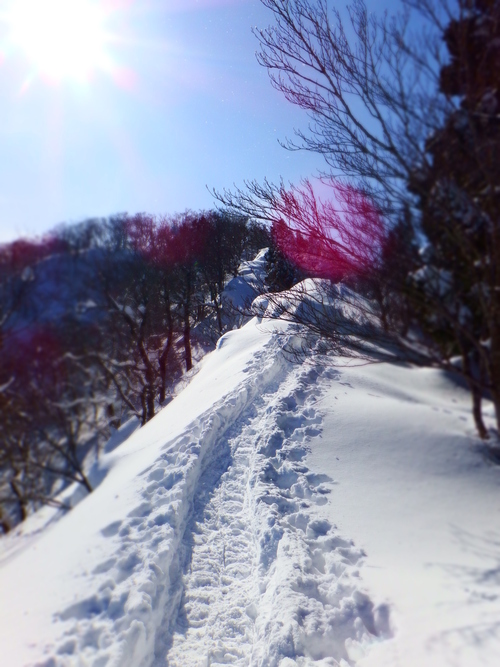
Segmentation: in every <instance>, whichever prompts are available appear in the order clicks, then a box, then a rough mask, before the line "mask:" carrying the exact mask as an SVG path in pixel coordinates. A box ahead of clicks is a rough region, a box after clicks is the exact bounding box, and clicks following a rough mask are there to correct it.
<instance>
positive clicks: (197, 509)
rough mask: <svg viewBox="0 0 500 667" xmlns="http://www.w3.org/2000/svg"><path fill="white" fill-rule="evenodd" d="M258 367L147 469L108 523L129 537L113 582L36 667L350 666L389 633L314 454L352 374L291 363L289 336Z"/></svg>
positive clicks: (79, 611)
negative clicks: (339, 387)
mask: <svg viewBox="0 0 500 667" xmlns="http://www.w3.org/2000/svg"><path fill="white" fill-rule="evenodd" d="M246 371H247V377H246V378H245V380H244V381H243V382H242V383H241V384H240V385H239V387H238V388H237V391H236V392H235V393H234V394H230V395H228V396H226V397H225V398H224V399H222V400H221V401H219V403H218V404H215V405H214V406H213V408H212V409H211V410H209V411H208V413H206V414H204V415H202V416H201V417H200V418H198V419H196V420H195V421H194V422H193V423H192V425H191V426H190V428H189V429H188V430H187V431H186V432H185V433H184V434H183V435H182V436H181V437H180V438H178V439H177V440H175V441H174V442H170V443H168V444H167V445H166V446H165V449H164V453H163V455H162V456H161V457H160V458H159V459H158V460H157V461H156V463H155V464H154V465H153V466H152V467H150V468H149V469H148V470H147V471H145V472H144V473H143V478H144V487H143V490H142V497H141V499H140V502H138V504H137V507H136V508H135V509H134V510H133V511H131V512H130V513H129V515H128V516H127V517H126V518H125V519H124V520H123V521H119V522H115V523H113V524H111V525H110V526H108V527H107V528H106V529H105V530H103V531H102V532H103V536H104V537H105V538H108V539H110V540H113V541H114V543H115V544H116V549H115V557H113V558H107V559H106V560H105V561H104V562H102V563H101V564H100V565H99V567H98V568H96V569H95V570H94V572H93V575H94V578H93V581H96V582H97V583H98V584H99V586H98V589H97V590H96V591H95V592H94V593H93V594H91V595H90V596H89V597H88V598H87V599H86V600H83V601H79V602H77V603H75V604H73V605H72V606H70V607H69V608H67V609H65V610H63V611H62V612H60V614H59V615H58V618H57V619H56V621H57V622H59V623H61V624H62V633H61V634H62V639H61V640H60V641H58V642H56V643H55V644H52V645H51V646H47V647H46V651H45V655H46V659H45V660H44V661H42V662H37V663H36V664H37V666H39V667H42V666H43V667H76V666H80V665H92V667H151V666H154V667H208V666H215V665H228V664H229V665H237V666H243V665H245V666H259V667H278V666H281V667H291V666H292V665H298V666H300V667H302V666H306V665H310V664H314V665H316V666H318V667H319V666H327V665H329V666H334V665H341V666H346V665H351V664H354V663H355V660H356V659H357V657H359V656H360V655H362V653H363V651H364V649H365V646H366V645H368V644H370V643H371V642H372V641H373V640H374V638H376V637H377V636H378V637H381V638H383V637H386V636H389V635H390V630H389V622H388V609H387V608H386V607H385V606H381V607H379V608H377V609H375V608H374V605H373V604H372V602H371V601H370V599H369V598H368V597H367V595H366V594H365V593H363V592H362V591H361V590H360V581H359V565H360V561H361V559H362V557H363V555H364V554H363V553H362V552H361V551H360V550H359V549H357V548H356V547H355V546H354V545H353V544H352V543H351V542H350V541H348V540H345V539H343V538H342V537H340V536H339V535H338V534H337V532H336V528H335V526H331V525H330V524H329V523H328V522H327V521H325V520H322V519H321V518H319V517H318V508H319V507H320V506H321V505H324V504H325V503H327V502H328V500H327V496H328V494H329V493H330V492H331V489H332V482H333V480H331V479H330V478H328V477H327V476H326V475H314V474H312V473H310V472H309V470H308V469H307V467H306V466H305V464H304V459H305V457H306V454H307V452H308V450H309V446H310V445H309V441H310V440H311V439H313V438H315V437H320V435H321V425H322V417H321V414H320V412H319V410H318V409H317V408H316V406H315V403H316V402H317V401H318V399H319V398H320V396H321V382H323V381H328V382H332V381H336V380H337V381H338V372H337V371H334V370H332V369H328V368H326V369H325V368H323V367H321V366H320V365H317V364H314V363H313V362H310V361H309V362H306V363H304V364H302V365H292V364H290V363H289V362H287V361H286V360H285V358H284V357H283V354H282V352H281V350H280V348H279V345H278V343H277V341H276V340H275V339H274V338H271V340H270V342H269V343H268V344H267V345H266V346H264V348H263V349H262V351H261V352H260V353H259V354H257V355H256V356H255V357H254V358H253V359H252V361H251V362H250V363H249V365H248V367H247V369H246Z"/></svg>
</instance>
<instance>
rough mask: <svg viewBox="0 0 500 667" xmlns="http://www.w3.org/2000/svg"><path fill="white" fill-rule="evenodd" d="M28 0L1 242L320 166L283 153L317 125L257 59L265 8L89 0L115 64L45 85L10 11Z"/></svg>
mask: <svg viewBox="0 0 500 667" xmlns="http://www.w3.org/2000/svg"><path fill="white" fill-rule="evenodd" d="M30 1H31V2H33V0H0V95H1V99H2V105H1V106H0V151H1V153H0V155H1V159H0V242H1V241H7V240H10V239H13V238H15V237H17V236H20V235H36V234H41V233H43V232H45V231H47V230H49V229H50V228H52V227H54V226H56V225H57V224H59V223H61V222H75V221H78V220H82V219H84V218H86V217H93V216H107V215H111V214H113V213H121V212H128V213H131V214H133V213H136V212H139V211H147V212H149V213H154V214H165V213H175V212H178V211H183V210H185V209H187V208H190V209H194V210H196V209H200V208H210V207H212V206H214V200H213V198H212V196H211V195H210V193H209V192H208V191H207V187H206V186H208V187H215V188H223V187H231V185H232V184H233V183H236V184H237V185H242V184H243V180H244V179H253V178H256V179H259V180H262V179H263V178H264V177H268V178H269V179H271V180H276V179H278V178H279V177H280V176H283V177H284V178H285V179H286V180H289V181H298V180H299V179H300V177H301V176H310V175H313V174H314V173H315V171H316V170H317V168H318V167H321V166H322V163H321V159H320V158H319V157H317V156H314V155H309V154H306V153H302V152H301V153H290V152H288V151H285V150H284V149H283V148H281V147H280V145H279V143H278V139H284V138H285V137H287V136H291V135H292V133H293V128H294V127H298V126H302V127H304V126H305V124H306V123H307V118H306V116H305V114H304V113H303V112H301V111H300V110H299V109H296V108H294V107H293V106H292V105H290V104H289V103H288V102H286V101H285V100H284V98H282V97H281V96H280V95H279V94H278V93H277V92H276V91H275V90H274V89H273V88H272V87H271V85H270V83H269V81H268V77H267V73H266V71H265V70H264V69H263V68H261V67H260V66H259V65H258V64H257V62H256V60H255V51H256V49H257V41H256V39H255V37H254V36H253V35H252V32H251V28H252V26H259V27H265V26H267V25H268V24H269V23H270V21H271V19H272V17H271V16H270V14H269V10H267V9H266V8H264V7H263V6H262V5H261V3H260V2H259V0H77V1H78V2H80V3H87V4H89V5H92V4H93V5H95V6H97V7H98V8H99V9H103V8H104V9H105V10H106V15H105V20H104V21H103V29H104V31H105V34H106V40H105V43H104V46H103V49H104V51H105V53H106V58H107V61H106V66H105V67H95V68H94V69H92V70H91V71H90V74H89V75H88V76H85V77H84V78H83V79H82V78H81V77H80V78H77V77H72V76H71V71H70V72H69V74H70V75H69V76H66V77H65V76H61V77H60V78H57V77H54V76H47V72H44V71H43V68H41V65H40V58H41V56H40V52H39V51H38V52H37V50H36V48H34V49H32V52H30V53H27V52H26V49H23V48H22V45H20V44H19V43H15V42H14V41H13V38H12V21H10V23H9V20H10V19H9V17H10V16H11V14H9V12H11V11H12V7H13V6H14V5H16V3H18V4H19V3H20V2H28V3H29V2H30ZM55 1H56V2H57V1H61V0H55ZM64 1H65V2H73V1H74V0H64ZM38 2H40V3H41V2H42V0H38ZM342 4H343V3H342ZM369 4H370V5H371V6H372V7H373V8H377V9H378V8H382V7H383V6H385V5H388V4H389V3H388V2H387V0H384V2H382V1H381V2H379V3H376V2H374V1H372V2H371V3H369ZM36 27H37V28H38V26H36ZM38 32H39V31H37V33H38ZM68 69H69V70H70V65H68Z"/></svg>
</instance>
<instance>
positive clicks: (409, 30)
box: [216, 0, 500, 437]
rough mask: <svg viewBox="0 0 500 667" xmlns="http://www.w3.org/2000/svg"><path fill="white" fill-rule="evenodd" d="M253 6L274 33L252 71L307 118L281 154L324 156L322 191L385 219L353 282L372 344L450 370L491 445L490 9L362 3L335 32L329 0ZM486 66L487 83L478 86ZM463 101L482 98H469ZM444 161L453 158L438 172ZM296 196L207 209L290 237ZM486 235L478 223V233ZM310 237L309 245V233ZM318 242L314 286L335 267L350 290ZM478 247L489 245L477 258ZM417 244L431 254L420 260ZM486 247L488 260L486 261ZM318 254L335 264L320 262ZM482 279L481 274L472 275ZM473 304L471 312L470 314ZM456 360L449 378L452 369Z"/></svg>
mask: <svg viewBox="0 0 500 667" xmlns="http://www.w3.org/2000/svg"><path fill="white" fill-rule="evenodd" d="M261 1H262V3H263V5H265V6H266V7H267V8H268V9H269V10H270V12H271V13H272V15H273V17H274V20H275V21H274V24H273V25H272V26H271V27H269V28H268V29H264V30H256V31H255V34H256V36H257V38H258V40H259V42H260V47H261V49H260V52H259V54H258V60H259V62H260V64H261V65H263V66H264V67H266V68H267V69H268V72H269V75H270V78H271V82H272V84H273V85H274V86H275V88H276V89H277V90H278V91H280V92H281V93H283V94H284V95H285V97H286V98H287V99H288V100H289V101H290V102H292V103H293V104H296V105H298V106H299V107H301V108H302V109H304V110H305V111H306V112H307V113H308V116H309V119H310V123H309V126H308V128H307V131H303V130H298V131H296V136H295V138H294V139H291V140H288V141H286V142H285V144H284V145H285V147H286V148H288V149H289V150H308V151H313V152H316V153H319V154H321V155H322V156H323V157H324V159H325V165H326V166H325V169H324V170H323V172H322V174H321V176H322V178H323V179H324V180H326V181H328V182H332V181H333V182H336V183H337V184H338V183H340V184H341V185H342V186H343V187H352V191H353V192H358V193H360V194H362V195H363V196H364V197H367V198H369V200H370V201H371V202H372V204H373V206H374V207H375V209H376V210H377V211H378V214H379V215H380V216H381V219H382V220H383V225H384V227H385V231H384V239H383V243H382V244H381V245H379V246H377V244H375V246H376V247H378V251H377V252H378V256H377V257H376V258H374V259H375V261H374V262H369V266H370V271H369V272H368V273H367V272H366V271H362V272H361V273H360V272H359V271H357V276H356V278H355V280H354V283H355V284H356V288H357V289H363V290H364V294H365V295H370V297H371V298H372V299H375V302H376V304H377V309H376V311H374V314H376V315H377V317H379V321H380V325H381V331H384V334H390V335H391V337H392V338H393V340H394V341H395V342H396V343H397V347H398V349H399V351H400V352H401V351H406V350H408V351H410V348H413V349H414V350H417V349H419V351H421V352H423V353H424V354H423V356H422V359H424V360H427V362H428V363H433V364H436V365H439V366H441V367H442V368H447V369H454V368H456V369H457V370H458V371H459V372H460V373H462V374H463V375H464V377H465V378H466V380H467V382H468V383H469V386H470V388H471V393H472V396H473V412H474V418H475V420H476V424H477V427H478V432H479V434H480V435H481V436H482V437H486V436H487V431H486V429H485V427H484V424H483V422H482V417H481V409H480V400H481V396H482V395H483V394H484V392H488V393H489V394H490V395H491V396H492V397H493V399H494V403H495V407H496V408H497V423H498V424H499V425H500V400H498V395H500V394H499V393H498V386H499V382H498V377H500V374H499V373H498V371H497V370H496V369H498V368H500V363H499V362H498V360H499V359H500V353H498V351H497V344H496V343H497V339H498V340H500V337H499V336H498V334H497V332H498V331H500V327H499V326H498V317H497V315H496V313H498V312H500V309H499V308H498V305H497V304H496V300H495V299H492V298H491V295H492V294H497V293H498V280H497V277H496V270H492V268H493V267H494V266H498V264H499V263H500V260H498V257H497V254H496V250H495V251H494V252H493V249H495V248H497V247H498V242H497V240H498V238H500V235H499V234H498V225H497V222H496V221H497V220H498V214H497V208H495V207H496V206H497V204H496V199H495V197H497V195H496V194H495V196H493V193H494V192H495V193H496V192H497V190H498V169H497V168H496V167H495V164H496V161H495V159H491V158H493V156H494V155H497V154H498V150H497V148H498V143H497V142H496V138H494V137H496V129H495V128H496V125H495V121H494V120H493V119H494V117H495V114H496V113H497V112H496V111H495V110H494V109H493V110H491V109H490V110H489V111H488V110H487V109H486V106H485V104H486V103H487V102H488V100H489V102H490V107H491V104H492V103H493V102H494V103H495V109H496V108H497V106H496V103H497V99H496V98H497V96H496V93H495V90H496V88H494V86H493V87H492V84H491V82H490V81H489V79H488V76H486V75H485V72H488V71H490V72H495V71H496V69H495V66H493V65H495V63H497V56H496V55H495V54H496V53H497V51H498V47H496V46H495V44H496V43H497V42H498V36H497V32H498V25H499V21H498V9H497V5H496V4H495V3H494V2H489V1H488V0H484V1H483V0H477V1H476V0H474V1H473V0H419V1H418V2H417V1H416V0H403V3H402V6H403V10H402V12H401V13H400V14H398V15H396V16H388V15H387V14H386V15H384V16H382V17H377V16H376V15H375V14H370V13H369V12H368V11H367V8H366V6H365V4H364V2H363V0H355V1H354V2H353V3H352V4H351V5H350V6H349V7H348V9H347V15H346V20H345V22H344V21H343V19H342V17H341V14H340V12H338V11H337V10H336V9H335V8H333V7H332V6H331V3H328V2H327V1H326V0H261ZM495 26H496V27H495ZM474 31H476V33H477V36H478V37H477V41H476V44H477V46H478V47H479V45H482V48H483V51H482V55H481V53H480V48H479V49H478V48H476V51H475V53H474V52H473V49H471V43H472V41H473V39H474V37H471V35H472V36H473V35H474V34H475V33H474ZM481 35H482V37H481ZM443 36H445V39H443ZM495 39H496V41H495ZM481 40H482V41H481ZM481 62H482V63H483V75H482V76H480V77H479V78H478V76H477V74H478V73H479V71H480V70H481V67H479V68H478V67H477V65H478V63H481ZM493 76H494V75H493ZM474 78H475V80H474ZM459 82H461V83H459ZM451 83H452V85H450V84H451ZM467 90H468V91H469V93H468V92H467ZM472 90H474V91H475V93H477V92H478V91H480V93H481V94H480V95H476V97H474V95H472V96H471V94H470V93H471V91H472ZM461 96H462V97H461ZM464 100H468V101H464ZM485 114H486V115H488V114H489V116H488V118H489V120H486V118H485ZM460 123H462V125H461V126H460V128H461V129H460V128H459V127H458V126H459V125H460ZM481 123H482V126H481ZM450 127H454V129H455V135H456V136H455V139H454V140H453V141H454V143H453V142H452V143H451V146H452V147H455V148H457V147H458V146H460V147H461V150H462V154H460V151H459V150H455V149H453V150H452V152H451V153H450V150H448V149H449V146H450V144H447V143H446V138H450V132H449V131H447V132H443V128H450ZM464 127H467V128H468V132H466V133H465V134H467V137H465V134H464V131H463V128H464ZM480 127H482V129H480ZM485 128H487V129H486V131H485ZM458 135H460V136H461V137H462V138H461V139H460V138H459V137H458ZM462 135H463V136H462ZM465 139H466V140H465ZM460 142H461V143H460ZM447 151H448V152H447ZM464 151H465V155H464V154H463V152H464ZM441 155H445V156H448V158H446V157H445V158H444V160H443V159H441V157H440V156H441ZM450 155H453V156H454V157H452V159H451V160H450V159H449V157H450ZM464 158H465V159H464ZM467 159H469V162H468V164H469V166H470V167H471V168H472V171H473V172H474V174H475V175H474V177H473V178H472V179H471V178H470V177H469V178H465V177H464V175H463V173H462V172H463V170H462V172H460V168H459V167H458V165H459V163H462V164H465V163H466V162H467ZM439 160H441V164H442V165H443V164H446V165H447V167H448V168H449V174H452V173H453V170H455V174H454V176H453V177H452V180H453V183H450V181H449V179H448V182H445V179H443V177H442V175H441V176H440V178H439V179H436V169H435V165H436V164H437V162H438V161H439ZM472 182H474V185H473V186H471V183H472ZM307 188H308V185H307V183H306V184H305V189H306V190H307ZM432 188H434V190H432ZM299 189H300V188H299ZM293 190H294V189H293V188H291V189H290V188H287V187H285V186H284V184H283V183H281V184H280V185H278V186H275V185H272V184H270V183H267V182H265V183H264V184H263V185H260V184H258V183H256V182H250V183H247V184H246V187H245V188H243V189H236V190H234V191H223V192H222V193H216V196H217V197H218V199H219V200H220V201H221V202H222V203H223V204H224V205H226V206H229V207H230V208H233V209H234V210H237V211H240V212H244V213H246V214H248V215H251V216H254V217H255V218H257V219H260V220H268V221H271V222H273V223H274V225H275V228H278V223H279V224H281V225H282V228H283V229H286V228H288V231H287V234H288V236H289V238H292V237H293V234H294V230H298V231H299V234H301V233H303V232H304V226H308V223H307V219H308V217H310V216H311V213H313V217H314V214H315V206H316V202H315V201H313V200H312V199H310V201H306V199H307V198H306V199H304V198H303V199H302V207H301V208H300V207H299V208H298V209H297V211H298V213H299V214H300V215H302V216H305V220H306V222H304V220H300V219H299V215H297V214H296V213H294V214H292V215H290V207H288V206H287V205H286V200H287V197H288V198H289V197H290V192H292V195H293ZM302 190H303V193H304V188H302ZM431 190H432V192H433V195H432V197H431V198H430V199H429V197H428V194H429V191H431ZM295 192H297V190H295ZM423 202H430V204H431V206H430V207H429V206H428V207H427V224H423V220H424V223H425V216H424V217H423V215H422V210H423V209H422V206H423ZM450 207H452V208H453V207H454V208H455V209H457V210H459V209H460V214H459V215H456V216H453V215H443V211H446V210H448V211H449V210H450ZM431 209H432V211H431ZM439 209H441V213H439ZM466 210H467V211H468V214H469V218H471V217H472V219H474V220H475V221H477V222H478V223H479V222H480V220H481V219H483V221H484V220H485V219H486V218H488V219H489V221H490V222H489V223H488V224H489V225H490V227H489V229H490V231H491V233H490V234H489V236H488V234H486V236H485V235H484V233H483V236H482V239H481V241H480V242H479V241H478V237H477V235H476V237H475V238H473V235H471V234H470V233H468V232H467V230H466V225H465V226H464V224H463V223H464V215H462V213H464V212H465V211H466ZM429 212H431V214H429ZM453 218H454V219H453ZM314 224H317V221H315V223H314ZM479 226H481V225H479ZM487 226H488V225H486V226H485V225H484V224H483V227H482V228H483V230H484V229H485V228H486V227H487ZM332 229H334V230H335V231H334V236H335V234H339V233H340V234H341V233H342V232H341V230H340V229H339V225H338V221H336V220H335V219H333V225H332ZM350 229H351V231H352V232H354V237H353V238H351V241H350V243H349V246H350V247H349V253H350V254H351V255H352V254H353V253H355V252H357V251H358V250H357V249H358V248H359V247H363V245H364V241H363V234H362V233H361V234H359V232H360V230H359V229H356V227H351V228H350ZM433 229H437V230H438V231H437V232H436V233H433V231H432V230H433ZM307 234H308V235H306V236H307V238H308V239H310V238H311V236H310V230H309V231H308V232H307ZM356 236H357V238H355V237H356ZM439 236H441V237H448V239H449V240H451V243H448V250H447V251H446V252H447V253H448V254H446V253H443V252H442V250H439V247H440V246H439V244H440V243H441V241H440V240H438V237H439ZM321 237H323V243H324V250H323V251H321V252H319V251H318V250H317V249H316V250H314V252H313V254H314V255H315V256H316V260H317V262H318V265H317V266H316V267H314V270H312V269H311V268H310V273H312V275H319V276H322V275H324V270H323V268H322V267H321V265H322V264H324V263H325V261H326V262H327V264H328V261H331V262H333V263H335V264H336V266H337V267H338V272H337V273H338V276H337V277H334V278H333V280H337V279H338V277H339V276H340V277H343V279H345V276H346V275H347V277H348V279H349V280H351V282H352V281H353V277H352V272H351V276H350V277H349V276H348V274H349V271H347V274H346V271H345V266H344V267H343V265H342V262H344V261H345V258H346V256H345V254H344V255H341V256H339V254H338V252H337V250H336V249H335V248H332V243H331V234H330V235H327V236H326V237H325V235H324V234H323V232H322V230H321V228H320V230H319V239H320V238H321ZM485 239H489V241H487V242H486V245H485V242H484V241H485ZM319 242H320V241H319V240H318V241H317V242H316V245H318V243H319ZM425 243H426V244H427V251H426V252H419V246H420V248H422V247H423V246H424V245H425ZM405 244H406V246H405ZM488 246H489V248H491V249H492V253H490V252H489V251H485V248H486V247H488ZM442 247H443V246H442V244H441V248H442ZM453 247H454V249H455V250H454V252H455V255H457V253H458V256H459V257H460V262H462V265H463V266H466V267H467V270H466V271H465V274H466V275H468V276H469V278H470V280H469V279H468V285H467V286H465V285H464V280H463V276H464V271H462V276H460V275H459V268H458V265H459V263H460V262H458V261H455V262H453V261H452V259H451V258H452V255H453V251H451V252H450V250H451V248H453ZM429 248H431V250H433V252H429ZM296 250H297V249H296ZM298 250H299V252H295V255H296V257H295V261H298V263H299V264H300V262H301V261H303V257H304V256H305V255H304V253H305V252H306V248H305V246H304V247H303V248H302V249H298ZM309 250H310V249H309ZM309 250H308V251H309ZM325 254H326V255H328V256H329V258H330V260H325V257H324V255H325ZM301 257H302V259H301ZM493 257H495V259H493ZM309 264H310V263H309ZM444 264H447V265H448V266H447V267H445V266H444ZM481 266H482V267H483V270H481V271H478V267H481ZM452 267H454V268H452ZM358 268H359V267H358ZM446 268H447V269H448V273H447V272H446ZM450 271H451V273H450ZM370 276H371V280H370ZM331 280H332V276H330V282H331ZM466 282H467V281H466ZM354 283H353V284H354ZM483 286H486V288H485V289H483ZM464 290H465V291H464ZM466 291H467V296H466ZM474 294H476V297H475V299H476V302H479V304H480V305H479V311H478V308H477V307H475V306H474V305H472V306H471V304H472V302H473V301H474ZM467 312H468V313H469V314H468V315H467V316H465V314H466V313H467ZM473 313H476V315H474V316H472V314H473ZM478 313H479V314H478ZM469 315H471V316H469ZM327 319H328V318H327ZM488 332H489V333H488ZM498 349H500V345H498ZM344 351H346V350H344ZM457 355H458V356H459V357H460V358H461V364H459V365H458V366H457V365H456V363H455V362H454V359H453V358H454V357H455V356H457ZM497 406H498V407H497Z"/></svg>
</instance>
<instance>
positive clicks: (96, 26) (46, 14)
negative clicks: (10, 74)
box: [9, 0, 105, 81]
mask: <svg viewBox="0 0 500 667" xmlns="http://www.w3.org/2000/svg"><path fill="white" fill-rule="evenodd" d="M104 18H105V17H104V13H103V11H102V10H101V9H100V7H99V5H98V4H97V3H96V2H95V1H94V2H92V0H16V2H15V3H14V5H13V7H12V10H11V12H10V16H9V23H10V29H11V39H12V42H13V43H14V44H15V45H16V46H17V47H19V48H20V49H21V50H22V51H23V52H24V53H25V55H26V57H27V58H28V59H29V60H30V61H31V63H32V65H33V66H34V67H35V68H36V69H37V70H38V71H39V72H40V73H41V74H43V75H45V76H47V77H48V78H50V79H53V80H57V81H60V80H63V79H73V80H80V79H86V78H88V76H89V75H90V74H91V73H92V72H93V71H95V70H97V69H99V68H101V67H103V65H104V62H105V52H104V44H105V33H104Z"/></svg>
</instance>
